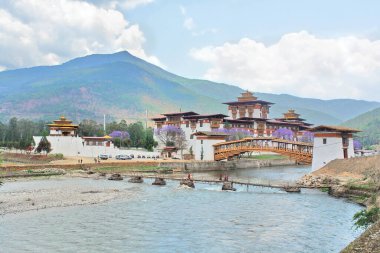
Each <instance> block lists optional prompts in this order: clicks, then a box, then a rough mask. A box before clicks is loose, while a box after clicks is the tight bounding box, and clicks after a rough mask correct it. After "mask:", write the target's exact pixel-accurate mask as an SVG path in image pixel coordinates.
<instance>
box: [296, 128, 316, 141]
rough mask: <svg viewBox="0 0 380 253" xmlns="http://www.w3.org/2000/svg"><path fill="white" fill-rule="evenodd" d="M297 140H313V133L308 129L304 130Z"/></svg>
mask: <svg viewBox="0 0 380 253" xmlns="http://www.w3.org/2000/svg"><path fill="white" fill-rule="evenodd" d="M299 141H302V142H309V143H312V142H313V141H314V134H313V133H312V132H310V131H304V132H303V134H302V136H301V137H300V138H299Z"/></svg>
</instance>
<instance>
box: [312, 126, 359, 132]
mask: <svg viewBox="0 0 380 253" xmlns="http://www.w3.org/2000/svg"><path fill="white" fill-rule="evenodd" d="M309 131H311V132H341V133H358V132H361V131H360V130H358V129H354V128H349V127H343V126H325V125H321V126H317V127H314V128H311V129H310V130H309Z"/></svg>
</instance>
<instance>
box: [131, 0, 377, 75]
mask: <svg viewBox="0 0 380 253" xmlns="http://www.w3.org/2000/svg"><path fill="white" fill-rule="evenodd" d="M181 7H182V8H185V9H186V15H182V14H181V11H180V9H181ZM379 10H380V1H347V0H346V1H331V0H330V1H323V0H320V1H304V0H289V1H284V0H282V1H281V0H277V1H275V0H267V1H264V0H256V1H254V0H223V1H216V0H213V1H212V0H211V1H163V0H156V1H154V2H153V3H151V4H148V5H145V6H142V7H139V8H136V9H133V10H129V11H125V15H126V16H127V17H128V19H129V20H130V21H131V22H133V23H138V24H139V25H140V26H141V29H142V30H143V31H144V34H145V36H146V38H147V43H146V50H147V51H148V52H149V53H151V54H154V55H157V56H158V58H159V59H161V60H162V62H163V63H164V64H165V65H166V66H167V67H168V69H169V70H171V71H174V72H175V73H178V74H181V75H185V76H188V77H200V76H202V74H203V72H204V66H197V64H194V61H193V59H192V58H191V57H190V55H189V51H190V50H191V49H192V48H199V47H204V46H209V45H220V44H223V43H225V42H236V41H238V40H240V39H241V38H243V37H248V38H251V39H254V40H257V41H260V42H263V43H265V44H272V43H275V42H276V41H277V40H278V39H279V38H280V37H281V36H282V35H284V34H287V33H292V32H299V31H308V32H310V33H312V34H314V35H317V36H320V37H324V38H330V37H331V38H335V37H340V36H350V35H354V36H359V37H368V38H371V39H378V38H379V35H380V30H379V29H380V27H379V25H380V17H379V13H378V11H379ZM186 18H192V19H193V20H194V23H195V27H194V29H193V30H187V29H186V28H185V27H184V26H183V23H184V20H185V19H186ZM196 32H197V33H201V32H205V33H204V34H203V35H194V34H193V33H196ZM169 45H170V46H169ZM188 64H194V65H193V67H192V68H189V67H188Z"/></svg>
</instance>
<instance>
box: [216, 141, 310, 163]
mask: <svg viewBox="0 0 380 253" xmlns="http://www.w3.org/2000/svg"><path fill="white" fill-rule="evenodd" d="M213 146H214V160H215V161H221V160H225V159H227V160H231V159H233V158H234V157H238V156H239V155H241V154H244V153H247V152H260V151H265V152H273V153H278V154H281V155H284V156H288V157H289V158H291V159H294V160H296V161H297V162H298V163H305V164H311V162H312V159H313V144H311V143H305V142H297V141H288V140H283V139H277V138H274V137H255V138H251V137H250V138H244V139H241V140H237V141H228V142H221V143H217V144H214V145H213Z"/></svg>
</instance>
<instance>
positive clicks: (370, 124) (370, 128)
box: [342, 108, 380, 145]
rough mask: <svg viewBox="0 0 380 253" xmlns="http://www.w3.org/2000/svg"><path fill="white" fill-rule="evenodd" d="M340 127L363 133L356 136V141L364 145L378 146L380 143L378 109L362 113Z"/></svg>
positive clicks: (379, 112) (379, 109) (379, 115)
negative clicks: (358, 130)
mask: <svg viewBox="0 0 380 253" xmlns="http://www.w3.org/2000/svg"><path fill="white" fill-rule="evenodd" d="M342 125H344V126H348V127H352V128H357V129H360V130H362V131H363V132H361V133H359V134H358V137H359V138H358V139H359V140H360V141H362V142H363V144H364V145H374V144H379V141H380V108H377V109H374V110H372V111H369V112H366V113H363V114H361V115H359V116H357V117H355V118H353V119H351V120H348V121H346V122H344V123H343V124H342Z"/></svg>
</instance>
